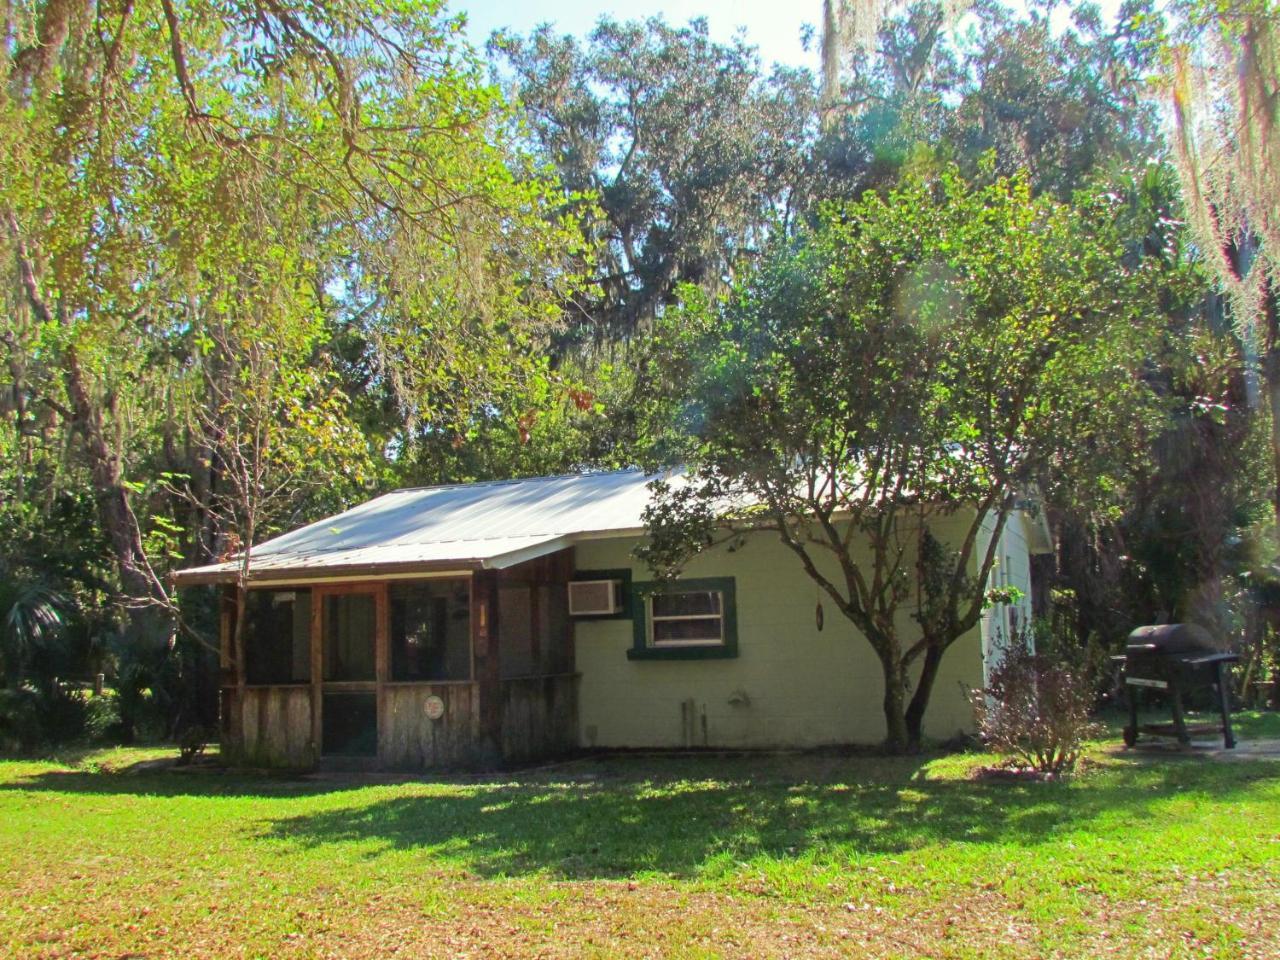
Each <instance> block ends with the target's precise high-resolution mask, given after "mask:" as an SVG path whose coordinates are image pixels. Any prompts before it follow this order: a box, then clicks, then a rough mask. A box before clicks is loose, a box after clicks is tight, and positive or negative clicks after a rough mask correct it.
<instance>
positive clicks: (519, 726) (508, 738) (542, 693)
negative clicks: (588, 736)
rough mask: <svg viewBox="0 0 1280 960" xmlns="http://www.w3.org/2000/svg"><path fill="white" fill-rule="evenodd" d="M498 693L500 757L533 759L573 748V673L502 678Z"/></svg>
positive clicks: (575, 713) (575, 711)
mask: <svg viewBox="0 0 1280 960" xmlns="http://www.w3.org/2000/svg"><path fill="white" fill-rule="evenodd" d="M500 695H501V697H502V737H501V739H502V744H501V749H502V759H503V760H505V761H508V762H521V761H526V760H537V759H540V758H542V757H554V756H559V755H561V754H565V753H569V752H570V751H572V750H573V749H574V748H575V747H577V745H578V677H577V675H576V674H558V675H554V676H544V677H524V678H521V679H518V680H503V681H502V682H501V687H500Z"/></svg>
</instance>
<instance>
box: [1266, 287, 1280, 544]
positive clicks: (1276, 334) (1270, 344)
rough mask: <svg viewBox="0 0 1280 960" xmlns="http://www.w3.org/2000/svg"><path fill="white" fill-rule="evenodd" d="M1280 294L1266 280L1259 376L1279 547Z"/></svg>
mask: <svg viewBox="0 0 1280 960" xmlns="http://www.w3.org/2000/svg"><path fill="white" fill-rule="evenodd" d="M1277 301H1280V297H1278V296H1277V295H1276V288H1275V286H1274V284H1271V283H1268V284H1267V289H1266V293H1265V295H1264V297H1263V304H1262V320H1263V326H1262V336H1263V341H1262V343H1263V356H1262V379H1263V389H1264V390H1266V392H1267V404H1268V406H1269V408H1270V411H1269V412H1270V414H1271V468H1272V476H1271V479H1272V489H1271V506H1272V511H1273V513H1274V515H1275V520H1276V528H1275V535H1276V538H1277V541H1278V543H1277V546H1278V547H1280V302H1277Z"/></svg>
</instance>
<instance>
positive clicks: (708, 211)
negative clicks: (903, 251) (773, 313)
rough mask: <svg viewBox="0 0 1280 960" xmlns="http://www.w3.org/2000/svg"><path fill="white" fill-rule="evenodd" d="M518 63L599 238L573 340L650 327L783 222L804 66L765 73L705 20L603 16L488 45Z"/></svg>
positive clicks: (803, 119)
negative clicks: (571, 33) (586, 25)
mask: <svg viewBox="0 0 1280 960" xmlns="http://www.w3.org/2000/svg"><path fill="white" fill-rule="evenodd" d="M490 47H491V50H493V51H494V52H495V53H500V54H501V55H502V56H503V57H504V58H505V60H506V62H507V63H508V64H509V65H510V66H511V67H512V68H513V69H514V71H515V81H514V83H513V84H512V92H513V94H514V96H515V97H517V98H518V99H519V101H520V102H521V104H522V105H523V107H524V111H525V118H526V122H527V124H528V129H529V134H530V136H531V138H532V140H533V142H534V144H535V145H536V147H537V149H538V151H539V153H540V154H541V156H542V157H543V158H544V159H545V161H546V162H547V163H548V164H549V165H552V166H553V167H554V169H555V170H556V172H557V174H558V176H559V178H560V181H561V185H562V189H563V190H564V196H565V203H566V207H567V209H568V210H569V211H570V212H571V213H572V215H574V216H575V217H576V218H577V219H578V222H579V223H580V224H581V227H582V231H583V234H584V235H585V236H587V237H588V238H589V239H590V240H591V241H592V242H593V243H594V244H595V247H594V249H593V251H592V253H593V254H594V258H593V260H592V261H591V262H590V263H588V264H585V265H584V267H585V269H586V270H587V271H589V275H590V276H591V279H592V280H593V281H594V284H593V286H592V288H591V289H590V290H589V291H585V292H584V295H580V296H577V297H575V298H574V301H573V303H572V304H570V305H569V310H568V312H569V321H570V325H571V326H570V330H569V331H568V340H569V343H570V344H579V345H586V346H597V347H598V346H601V345H605V346H606V347H607V345H609V344H610V343H616V342H618V341H621V340H629V339H631V338H633V337H637V336H638V335H641V334H643V332H644V331H645V330H647V328H648V327H649V325H650V324H651V323H652V322H653V321H654V319H655V318H657V317H658V316H660V315H661V314H662V313H663V311H664V310H665V309H667V308H668V307H670V306H671V305H673V304H674V302H675V299H676V289H677V287H678V286H679V285H681V284H684V283H691V284H696V285H699V286H702V287H705V288H708V289H718V288H720V287H722V286H723V284H724V282H725V279H726V278H728V277H731V276H733V275H734V273H735V272H736V271H737V270H738V269H739V267H740V266H741V264H742V262H743V261H744V260H745V259H746V258H748V257H750V256H751V255H752V254H754V253H757V252H758V251H759V250H760V249H761V247H762V245H763V242H764V240H765V238H766V237H767V236H768V235H769V234H770V233H771V232H773V231H774V230H776V229H779V228H781V229H786V223H785V221H786V217H787V212H786V206H787V198H788V197H789V196H790V195H791V194H792V193H793V192H794V191H797V190H799V189H802V187H801V183H802V180H803V177H804V173H805V170H804V167H805V162H804V159H805V158H804V151H803V144H804V143H805V142H806V139H807V138H808V136H809V134H810V131H811V129H812V126H813V101H812V91H811V88H810V85H809V78H808V76H807V74H804V73H801V72H798V71H787V70H775V72H774V73H773V75H772V76H766V75H765V72H764V70H763V69H762V68H761V66H760V63H759V60H758V57H757V56H756V53H755V51H754V50H753V49H751V48H750V47H748V46H747V45H746V44H745V43H743V42H742V41H741V40H737V41H735V42H733V43H731V44H719V43H716V42H714V41H712V40H711V38H710V35H709V31H708V27H707V24H706V22H705V21H703V20H693V21H691V22H690V23H689V25H688V26H686V27H674V26H671V25H669V24H667V23H666V22H665V21H663V20H662V19H661V18H657V17H655V18H651V19H648V20H645V21H633V22H629V23H620V22H618V21H616V20H613V19H611V18H608V17H605V18H602V19H601V20H600V22H599V24H598V25H597V27H596V28H595V30H594V31H593V32H592V33H591V35H590V36H589V37H588V38H587V40H586V41H585V42H584V43H579V42H578V41H576V40H574V39H573V38H572V37H567V36H556V34H555V33H554V32H553V30H552V28H551V27H549V26H547V27H542V28H541V29H539V30H537V31H535V32H534V33H533V34H532V35H530V36H529V37H527V38H523V39H522V38H513V37H504V36H499V37H496V38H495V39H494V41H493V42H492V43H491V45H490Z"/></svg>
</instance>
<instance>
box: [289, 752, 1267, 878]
mask: <svg viewBox="0 0 1280 960" xmlns="http://www.w3.org/2000/svg"><path fill="white" fill-rule="evenodd" d="M684 772H685V774H686V775H690V776H693V777H697V776H698V773H697V772H696V770H686V771H684ZM1206 777H1207V778H1208V779H1207V780H1206ZM1264 778H1266V772H1265V771H1252V772H1244V771H1241V770H1238V769H1237V770H1233V771H1218V770H1209V771H1205V770H1198V771H1197V770H1193V769H1191V768H1183V767H1177V766H1175V767H1170V768H1168V769H1166V770H1145V771H1134V770H1128V769H1119V770H1109V771H1105V772H1100V773H1099V774H1098V775H1097V776H1096V777H1094V778H1091V780H1090V781H1089V782H1087V783H1084V782H1079V783H1074V784H1053V783H1049V784H1046V783H1030V784H1008V783H1002V784H997V783H989V782H976V781H969V780H927V779H919V778H913V777H910V776H906V777H901V776H900V777H894V778H890V779H879V778H877V779H874V780H857V781H847V782H831V783H815V782H808V781H804V782H796V783H790V784H787V783H782V782H753V781H752V780H750V779H744V780H716V779H711V780H705V779H696V780H683V781H682V780H679V779H678V778H677V779H673V780H671V781H669V782H661V781H657V780H646V781H640V782H635V781H632V782H626V781H617V780H612V781H608V782H601V783H585V784H584V783H560V784H544V785H534V784H528V785H523V784H522V785H515V786H496V787H493V788H491V789H488V790H485V791H483V792H480V793H478V794H466V795H461V796H457V795H446V796H408V797H395V798H391V799H384V800H380V801H377V802H374V803H370V804H367V805H362V806H353V807H347V808H344V809H341V810H332V811H324V812H317V813H311V814H306V815H301V816H294V817H288V818H282V819H279V820H276V821H273V822H272V823H271V824H270V826H269V828H268V830H267V836H269V837H270V838H272V839H275V840H279V841H284V842H287V843H290V844H298V845H301V846H304V847H307V848H317V847H324V846H326V845H330V844H347V843H369V842H372V843H373V844H374V845H375V847H374V849H373V850H371V851H370V856H377V855H379V854H380V853H381V852H382V851H383V850H385V849H388V848H390V849H397V850H415V849H420V850H423V851H424V852H429V853H432V854H435V855H438V856H442V857H445V858H454V859H456V860H458V861H460V862H461V863H462V864H463V865H465V867H466V869H468V870H470V871H472V872H474V873H476V874H479V875H481V876H485V877H492V876H517V875H525V874H529V873H535V872H537V873H546V874H549V875H551V876H552V877H555V878H558V879H567V880H583V879H605V878H622V877H629V876H634V875H636V874H639V873H645V872H648V871H653V872H656V873H660V874H664V875H669V876H675V877H693V876H698V875H707V874H708V873H715V872H716V871H717V870H718V869H719V870H727V869H733V868H736V866H737V864H738V863H739V862H741V861H745V860H749V859H753V858H758V857H764V858H778V859H794V858H798V857H805V856H812V857H814V858H815V859H819V860H821V859H825V858H827V857H843V858H846V862H847V858H849V857H851V856H854V855H856V854H884V853H888V854H894V853H901V852H904V851H907V850H911V849H915V848H920V847H925V846H929V845H932V844H939V843H995V844H1011V845H1018V846H1034V845H1036V844H1039V843H1043V842H1046V841H1050V840H1052V839H1054V838H1055V837H1057V836H1060V835H1062V834H1068V833H1072V832H1074V831H1077V830H1080V829H1084V828H1087V827H1088V826H1089V825H1090V824H1091V823H1092V822H1094V821H1095V820H1096V819H1097V818H1099V817H1101V816H1103V815H1111V816H1119V817H1120V818H1121V820H1122V821H1123V822H1126V823H1134V822H1146V821H1150V820H1151V819H1152V818H1153V817H1154V816H1156V815H1157V814H1156V810H1155V808H1156V806H1157V805H1158V804H1159V803H1160V802H1161V801H1162V800H1165V799H1168V798H1171V797H1174V796H1177V795H1179V794H1181V793H1183V792H1184V791H1186V790H1194V791H1211V792H1212V793H1213V795H1214V796H1215V797H1216V798H1219V799H1222V800H1229V799H1230V797H1232V796H1236V795H1244V794H1247V793H1248V791H1249V789H1250V785H1251V784H1252V783H1253V782H1254V781H1255V780H1259V779H1264Z"/></svg>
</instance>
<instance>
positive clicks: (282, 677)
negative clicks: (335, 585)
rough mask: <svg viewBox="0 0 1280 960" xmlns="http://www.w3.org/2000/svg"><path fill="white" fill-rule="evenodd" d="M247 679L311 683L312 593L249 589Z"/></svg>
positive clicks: (253, 681) (246, 632) (246, 615)
mask: <svg viewBox="0 0 1280 960" xmlns="http://www.w3.org/2000/svg"><path fill="white" fill-rule="evenodd" d="M244 629H245V635H244V661H245V662H244V666H245V680H246V681H247V682H249V683H251V684H273V683H307V682H309V681H310V680H311V591H310V590H250V591H249V594H248V597H247V600H246V606H245V624H244Z"/></svg>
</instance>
